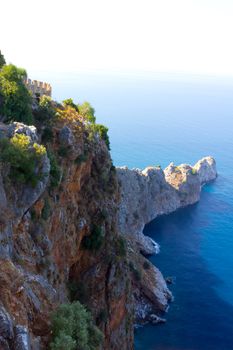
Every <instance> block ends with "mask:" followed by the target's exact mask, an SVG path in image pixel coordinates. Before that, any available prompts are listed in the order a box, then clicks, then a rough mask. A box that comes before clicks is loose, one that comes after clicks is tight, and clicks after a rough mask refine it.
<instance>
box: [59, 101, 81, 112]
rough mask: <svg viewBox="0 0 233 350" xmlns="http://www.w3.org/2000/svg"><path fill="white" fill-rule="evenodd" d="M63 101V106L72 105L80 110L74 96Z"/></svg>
mask: <svg viewBox="0 0 233 350" xmlns="http://www.w3.org/2000/svg"><path fill="white" fill-rule="evenodd" d="M62 103H63V106H65V107H67V106H70V107H72V108H74V109H75V110H76V111H77V112H78V106H77V105H76V104H75V103H74V101H73V99H72V98H67V99H66V100H64V101H62Z"/></svg>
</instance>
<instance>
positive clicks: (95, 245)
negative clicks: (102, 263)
mask: <svg viewBox="0 0 233 350" xmlns="http://www.w3.org/2000/svg"><path fill="white" fill-rule="evenodd" d="M103 241H104V235H103V230H102V228H101V227H100V226H97V225H94V226H93V229H92V231H91V234H90V235H89V236H85V237H84V238H83V247H84V248H85V249H88V250H93V251H97V250H99V249H100V248H101V246H102V244H103Z"/></svg>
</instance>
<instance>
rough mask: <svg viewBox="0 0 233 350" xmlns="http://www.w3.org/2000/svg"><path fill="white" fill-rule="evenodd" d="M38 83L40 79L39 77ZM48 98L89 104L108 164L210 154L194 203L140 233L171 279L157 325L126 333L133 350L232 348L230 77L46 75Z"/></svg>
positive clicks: (232, 129) (232, 112)
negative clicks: (212, 171) (205, 181)
mask: <svg viewBox="0 0 233 350" xmlns="http://www.w3.org/2000/svg"><path fill="white" fill-rule="evenodd" d="M47 80H48V79H47ZM50 80H51V82H52V84H53V86H54V95H55V97H57V98H58V99H63V98H66V97H73V98H74V99H75V100H76V101H82V100H85V99H87V100H89V101H90V102H91V103H92V104H93V105H94V106H95V109H96V114H97V118H98V121H99V122H102V123H104V124H106V125H107V126H108V127H109V134H110V139H111V149H112V157H113V160H114V162H115V164H116V165H128V166H129V167H145V166H147V165H158V164H160V165H162V166H163V167H165V166H166V165H168V163H169V162H171V161H174V162H175V163H177V164H179V163H182V162H187V163H191V164H193V163H195V162H196V161H197V160H198V159H200V158H202V157H203V156H206V155H212V156H214V157H215V158H216V161H217V166H218V172H219V177H218V179H217V180H216V181H215V182H214V183H212V184H209V185H207V186H205V187H204V189H203V193H202V198H201V201H200V203H198V204H197V205H194V206H191V207H188V208H185V209H183V210H179V211H178V212H176V213H173V214H171V215H169V216H164V217H161V218H159V219H157V220H155V221H153V222H152V223H150V224H149V225H147V227H146V228H145V234H147V235H150V236H151V237H153V238H154V239H155V240H156V241H157V242H158V243H159V244H160V245H161V253H160V254H159V255H157V256H153V257H151V261H152V262H153V263H154V264H155V265H156V266H157V267H159V268H160V270H161V271H162V272H163V274H164V275H165V276H174V277H175V280H176V283H175V284H174V285H172V286H171V289H172V292H173V294H174V297H175V300H174V302H173V303H172V304H171V305H170V309H169V312H168V313H167V315H166V318H167V323H166V324H165V325H161V326H153V325H148V326H145V327H144V328H140V329H139V330H137V331H136V340H135V348H136V349H137V350H139V349H144V350H152V349H157V350H162V349H164V350H165V349H166V350H178V349H179V350H181V349H182V350H231V349H233V272H232V271H233V227H232V226H233V147H232V146H233V140H232V134H233V98H232V97H233V80H232V81H231V80H230V79H217V78H208V79H207V78H203V77H182V78H180V77H178V76H172V77H168V76H155V75H154V76H150V75H147V76H138V77H132V76H124V75H121V76H117V75H112V76H109V77H107V76H102V75H101V74H99V75H98V74H97V75H94V76H93V75H77V76H68V75H67V76H64V77H62V78H60V80H59V79H58V78H53V77H51V79H50Z"/></svg>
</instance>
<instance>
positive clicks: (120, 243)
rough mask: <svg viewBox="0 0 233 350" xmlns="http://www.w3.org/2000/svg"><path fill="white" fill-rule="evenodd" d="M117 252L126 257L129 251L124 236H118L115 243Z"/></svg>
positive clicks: (118, 254) (119, 255)
mask: <svg viewBox="0 0 233 350" xmlns="http://www.w3.org/2000/svg"><path fill="white" fill-rule="evenodd" d="M115 249H116V254H117V256H118V257H121V258H124V257H125V256H126V253H127V248H126V241H125V239H124V238H123V237H118V238H117V239H116V243H115Z"/></svg>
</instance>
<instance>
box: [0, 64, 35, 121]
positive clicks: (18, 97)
mask: <svg viewBox="0 0 233 350" xmlns="http://www.w3.org/2000/svg"><path fill="white" fill-rule="evenodd" d="M26 77H27V73H26V71H25V69H22V68H18V67H16V66H14V65H13V64H9V65H5V66H3V67H2V69H1V71H0V95H1V104H0V115H1V117H2V118H3V120H4V121H5V122H12V121H18V122H23V123H25V124H32V122H33V117H32V110H31V95H30V93H29V92H28V90H27V88H26V86H25V84H24V82H23V80H24V79H25V78H26Z"/></svg>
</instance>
